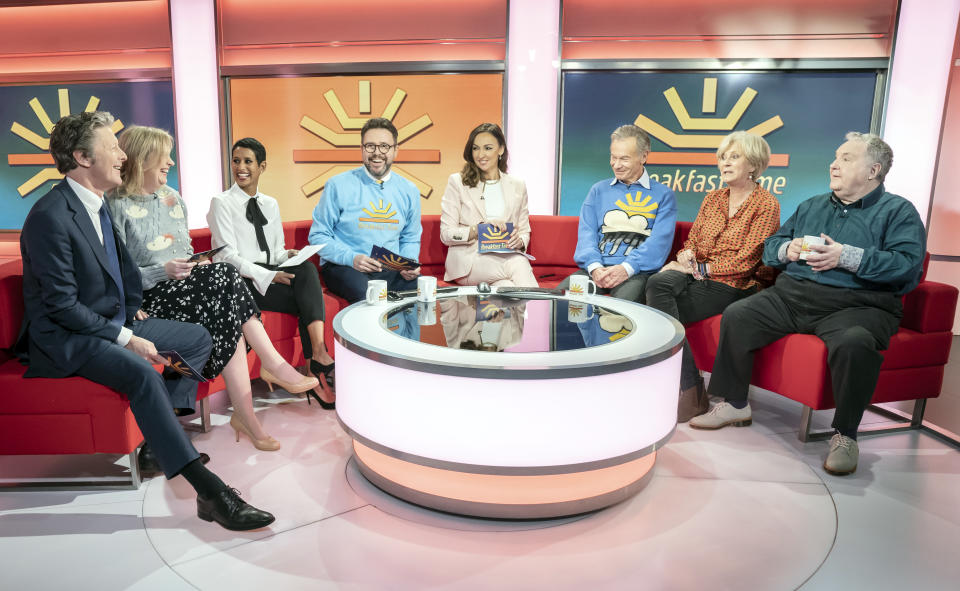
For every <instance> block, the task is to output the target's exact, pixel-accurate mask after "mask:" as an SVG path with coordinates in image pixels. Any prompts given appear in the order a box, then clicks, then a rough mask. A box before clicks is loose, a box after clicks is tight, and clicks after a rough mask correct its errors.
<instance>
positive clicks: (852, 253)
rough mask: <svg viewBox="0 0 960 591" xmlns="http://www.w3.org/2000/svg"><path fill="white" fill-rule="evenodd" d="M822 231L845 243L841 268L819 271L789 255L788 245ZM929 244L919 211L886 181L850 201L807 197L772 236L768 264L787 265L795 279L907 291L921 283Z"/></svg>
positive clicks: (765, 256)
mask: <svg viewBox="0 0 960 591" xmlns="http://www.w3.org/2000/svg"><path fill="white" fill-rule="evenodd" d="M821 232H822V233H824V234H826V235H827V236H829V237H830V238H832V239H833V240H834V241H835V242H839V243H841V244H843V245H844V248H843V254H842V255H841V257H840V264H839V265H838V266H837V267H836V268H833V269H830V270H829V271H823V272H820V273H818V272H815V271H814V270H813V269H811V268H810V266H809V265H807V264H806V262H805V261H797V262H789V261H788V260H787V259H786V256H785V252H786V245H787V244H788V243H789V242H790V241H791V240H793V239H794V238H802V237H804V236H806V235H813V236H819V235H820V233H821ZM926 245H927V235H926V230H925V229H924V227H923V222H921V221H920V215H919V214H918V213H917V209H916V208H915V207H914V206H913V204H912V203H910V202H909V201H907V200H906V199H904V198H903V197H900V196H899V195H894V194H892V193H887V192H885V191H884V187H883V185H880V186H879V187H877V188H876V189H874V190H873V191H871V192H870V193H869V194H867V195H866V196H865V197H863V198H862V199H860V200H859V201H855V202H854V203H851V204H849V205H844V204H843V202H842V201H840V200H839V199H837V198H836V197H835V196H834V195H833V193H825V194H823V195H817V196H816V197H811V198H810V199H807V200H806V201H804V202H803V203H801V204H800V205H799V206H798V207H797V211H796V212H794V214H793V215H792V216H790V219H789V220H787V221H786V223H784V224H783V225H782V226H780V230H779V231H778V232H777V233H776V234H774V235H773V236H771V237H769V238H767V240H766V242H765V244H764V249H763V262H764V264H766V265H770V266H771V267H774V268H777V269H784V270H785V272H786V273H787V274H788V275H790V276H791V277H795V278H797V279H807V280H809V281H816V282H817V283H821V284H823V285H830V286H833V287H842V288H847V289H871V290H876V291H892V292H894V293H897V294H904V293H907V292H908V291H910V290H911V289H913V288H914V287H916V286H917V283H919V282H920V275H921V274H922V272H923V259H924V256H925V255H926Z"/></svg>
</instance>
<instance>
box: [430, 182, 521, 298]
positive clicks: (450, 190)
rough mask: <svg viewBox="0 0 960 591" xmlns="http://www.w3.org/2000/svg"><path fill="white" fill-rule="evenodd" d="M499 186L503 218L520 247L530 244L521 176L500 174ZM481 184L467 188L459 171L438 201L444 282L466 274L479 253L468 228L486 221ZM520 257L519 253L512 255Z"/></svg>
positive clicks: (448, 183)
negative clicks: (444, 248) (444, 258)
mask: <svg viewBox="0 0 960 591" xmlns="http://www.w3.org/2000/svg"><path fill="white" fill-rule="evenodd" d="M500 178H501V179H502V180H501V181H500V182H501V184H502V185H503V201H504V212H505V216H504V218H505V219H504V220H503V221H506V222H513V227H514V228H515V229H516V230H517V232H518V233H519V234H520V239H521V240H523V246H524V248H526V246H527V245H528V244H529V243H530V214H529V212H528V210H527V185H526V184H524V182H523V179H521V178H520V177H517V176H514V175H512V174H501V175H500ZM481 189H482V184H477V186H476V187H467V186H465V185H464V184H463V181H462V180H461V178H460V173H459V172H455V173H453V174H451V175H450V180H449V181H448V182H447V189H446V191H445V192H444V193H443V199H442V201H441V202H440V241H441V242H443V243H444V244H446V245H447V246H448V247H449V249H448V250H447V263H446V270H445V273H444V276H443V279H444V280H445V281H454V280H456V279H459V278H461V277H465V276H467V275H469V274H470V269H472V268H473V263H474V261H475V260H476V259H477V257H478V256H480V255H479V254H478V253H477V241H476V239H473V240H468V239H467V238H468V237H469V236H470V227H471V226H476V225H477V224H479V223H481V222H484V221H489V220H488V219H487V215H486V209H485V207H484V203H483V199H481V198H480V191H481ZM516 256H520V255H516Z"/></svg>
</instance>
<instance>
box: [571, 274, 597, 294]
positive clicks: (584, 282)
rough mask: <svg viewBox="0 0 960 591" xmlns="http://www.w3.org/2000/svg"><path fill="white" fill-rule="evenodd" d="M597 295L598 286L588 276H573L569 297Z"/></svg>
mask: <svg viewBox="0 0 960 591" xmlns="http://www.w3.org/2000/svg"><path fill="white" fill-rule="evenodd" d="M595 293H597V284H596V283H594V282H593V279H590V278H589V277H587V276H586V275H571V276H570V285H569V286H568V287H567V295H573V296H584V295H593V294H595Z"/></svg>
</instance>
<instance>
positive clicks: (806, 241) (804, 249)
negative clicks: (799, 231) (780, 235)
mask: <svg viewBox="0 0 960 591" xmlns="http://www.w3.org/2000/svg"><path fill="white" fill-rule="evenodd" d="M812 244H819V245H820V246H823V245H824V244H825V242H824V240H823V238H821V237H820V236H812V235H809V234H808V235H807V236H804V237H803V243H802V244H801V245H800V260H801V261H805V260H807V256H808V255H809V254H810V253H811V252H812V251H811V250H810V245H812Z"/></svg>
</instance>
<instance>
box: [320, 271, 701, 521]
mask: <svg viewBox="0 0 960 591" xmlns="http://www.w3.org/2000/svg"><path fill="white" fill-rule="evenodd" d="M445 296H446V297H441V298H438V300H437V303H436V305H435V306H430V305H428V304H423V303H417V302H415V301H413V300H412V299H408V300H403V301H400V302H389V303H386V304H381V305H368V304H366V303H358V304H354V305H352V306H350V307H348V308H346V309H345V310H343V311H341V312H340V313H339V314H338V315H337V316H336V318H335V319H334V332H335V334H336V344H335V347H336V359H337V414H338V416H339V419H340V422H341V424H342V425H343V427H344V429H346V430H347V432H348V433H349V434H350V435H351V436H352V437H353V441H354V444H353V445H354V456H355V460H356V461H357V464H358V466H359V468H360V470H361V472H362V473H363V474H364V476H366V477H367V478H368V479H369V480H370V481H371V482H373V483H374V484H375V485H377V486H378V487H380V488H381V489H383V490H385V491H387V492H388V493H390V494H393V495H395V496H397V497H400V498H402V499H405V500H407V501H410V502H413V503H416V504H419V505H423V506H426V507H431V508H434V509H439V510H442V511H447V512H452V513H459V514H466V515H474V516H482V517H496V518H544V517H555V516H561V515H572V514H577V513H583V512H586V511H592V510H595V509H599V508H602V507H606V506H609V505H611V504H614V503H617V502H619V501H621V500H624V499H626V498H628V497H630V496H632V495H634V494H636V492H637V491H639V490H640V489H641V488H642V487H643V486H644V484H645V483H646V481H647V479H648V478H649V476H650V474H651V469H652V468H653V465H654V463H655V461H656V450H657V449H659V448H660V447H661V446H663V445H664V444H665V443H666V441H667V440H668V439H669V438H670V436H671V435H672V434H673V432H674V430H675V429H676V414H677V396H678V391H679V381H680V357H681V345H682V342H683V327H682V326H681V325H680V323H678V322H677V321H676V320H674V319H673V318H670V317H669V316H667V315H666V314H663V313H661V312H658V311H656V310H654V309H652V308H648V307H646V306H641V305H639V304H635V303H632V302H627V301H624V300H618V299H615V298H609V297H603V296H582V297H574V296H556V295H552V294H543V293H531V294H525V293H512V294H510V297H501V296H500V294H480V295H478V294H477V292H476V289H475V288H472V287H471V288H460V289H459V290H458V291H457V292H456V293H455V294H445Z"/></svg>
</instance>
